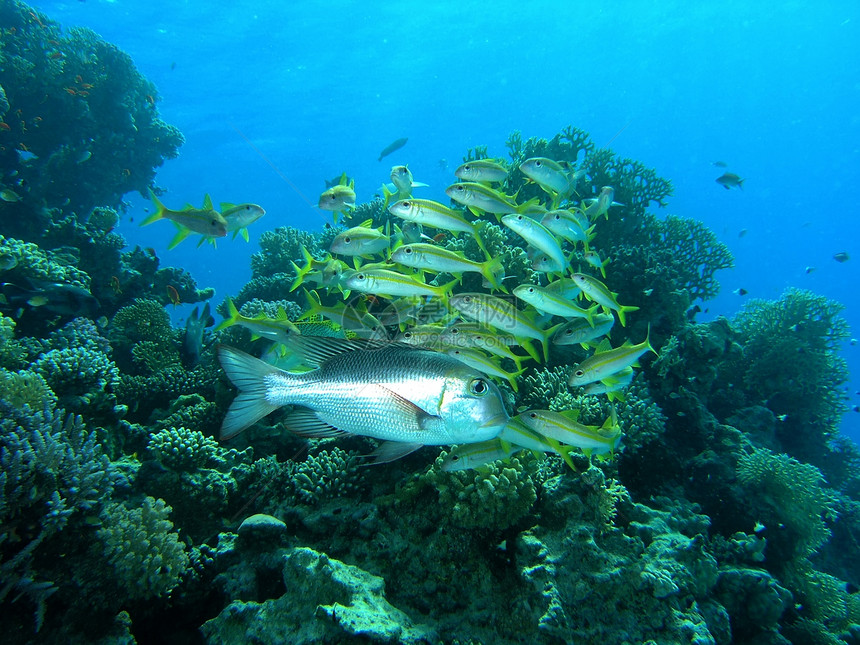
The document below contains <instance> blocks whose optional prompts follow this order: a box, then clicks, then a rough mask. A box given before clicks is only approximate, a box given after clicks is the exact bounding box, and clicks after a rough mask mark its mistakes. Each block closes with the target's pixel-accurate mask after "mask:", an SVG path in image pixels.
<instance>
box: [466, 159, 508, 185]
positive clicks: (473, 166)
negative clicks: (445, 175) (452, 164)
mask: <svg viewBox="0 0 860 645" xmlns="http://www.w3.org/2000/svg"><path fill="white" fill-rule="evenodd" d="M501 161H502V160H501V159H498V160H497V159H475V160H473V161H467V162H466V163H464V164H462V165H460V166H459V167H458V168H457V170H455V171H454V176H455V177H456V178H457V179H462V180H463V181H474V182H483V183H490V182H500V181H504V180H505V177H507V176H508V169H507V168H506V167H505V165H504V163H501Z"/></svg>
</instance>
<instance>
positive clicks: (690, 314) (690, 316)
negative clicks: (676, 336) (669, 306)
mask: <svg viewBox="0 0 860 645" xmlns="http://www.w3.org/2000/svg"><path fill="white" fill-rule="evenodd" d="M700 311H702V308H701V307H700V306H699V305H693V306H692V307H690V308H689V309H687V320H688V321H690V322H693V320H694V319H695V318H696V314H697V313H699V312H700Z"/></svg>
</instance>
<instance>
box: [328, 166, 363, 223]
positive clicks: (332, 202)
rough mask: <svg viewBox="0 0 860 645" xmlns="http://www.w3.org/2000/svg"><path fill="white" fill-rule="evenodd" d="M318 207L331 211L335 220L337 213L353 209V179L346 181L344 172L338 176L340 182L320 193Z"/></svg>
mask: <svg viewBox="0 0 860 645" xmlns="http://www.w3.org/2000/svg"><path fill="white" fill-rule="evenodd" d="M319 207H320V208H321V209H322V210H324V211H331V212H333V213H334V214H335V215H334V219H335V221H337V214H338V213H346V212H348V211H351V210H355V180H354V179H350V180H349V181H347V176H346V173H343V174H342V175H341V176H340V183H339V184H337V185H336V186H332V187H331V188H329V189H327V190H325V191H324V192H323V193H322V195H320V200H319Z"/></svg>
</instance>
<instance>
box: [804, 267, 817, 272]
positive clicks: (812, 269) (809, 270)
mask: <svg viewBox="0 0 860 645" xmlns="http://www.w3.org/2000/svg"><path fill="white" fill-rule="evenodd" d="M804 271H806V273H812V272H813V271H815V267H806V269H804Z"/></svg>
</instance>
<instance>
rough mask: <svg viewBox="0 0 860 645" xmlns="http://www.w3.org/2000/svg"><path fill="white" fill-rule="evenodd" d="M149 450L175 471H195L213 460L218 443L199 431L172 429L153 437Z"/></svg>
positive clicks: (163, 430)
mask: <svg viewBox="0 0 860 645" xmlns="http://www.w3.org/2000/svg"><path fill="white" fill-rule="evenodd" d="M149 450H150V451H151V452H152V453H153V454H154V455H155V458H156V459H158V460H159V461H160V462H161V463H162V464H164V465H165V466H167V467H169V468H172V469H173V470H195V469H197V468H199V467H201V466H205V465H206V463H207V462H208V461H209V460H210V459H212V457H213V456H214V455H215V453H216V452H217V450H218V442H217V441H215V440H214V439H212V438H210V437H207V436H204V435H203V433H202V432H198V431H197V430H188V429H186V428H181V427H180V428H173V427H170V428H163V429H162V430H159V431H158V432H156V433H155V434H153V435H152V437H151V438H150V440H149Z"/></svg>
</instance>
